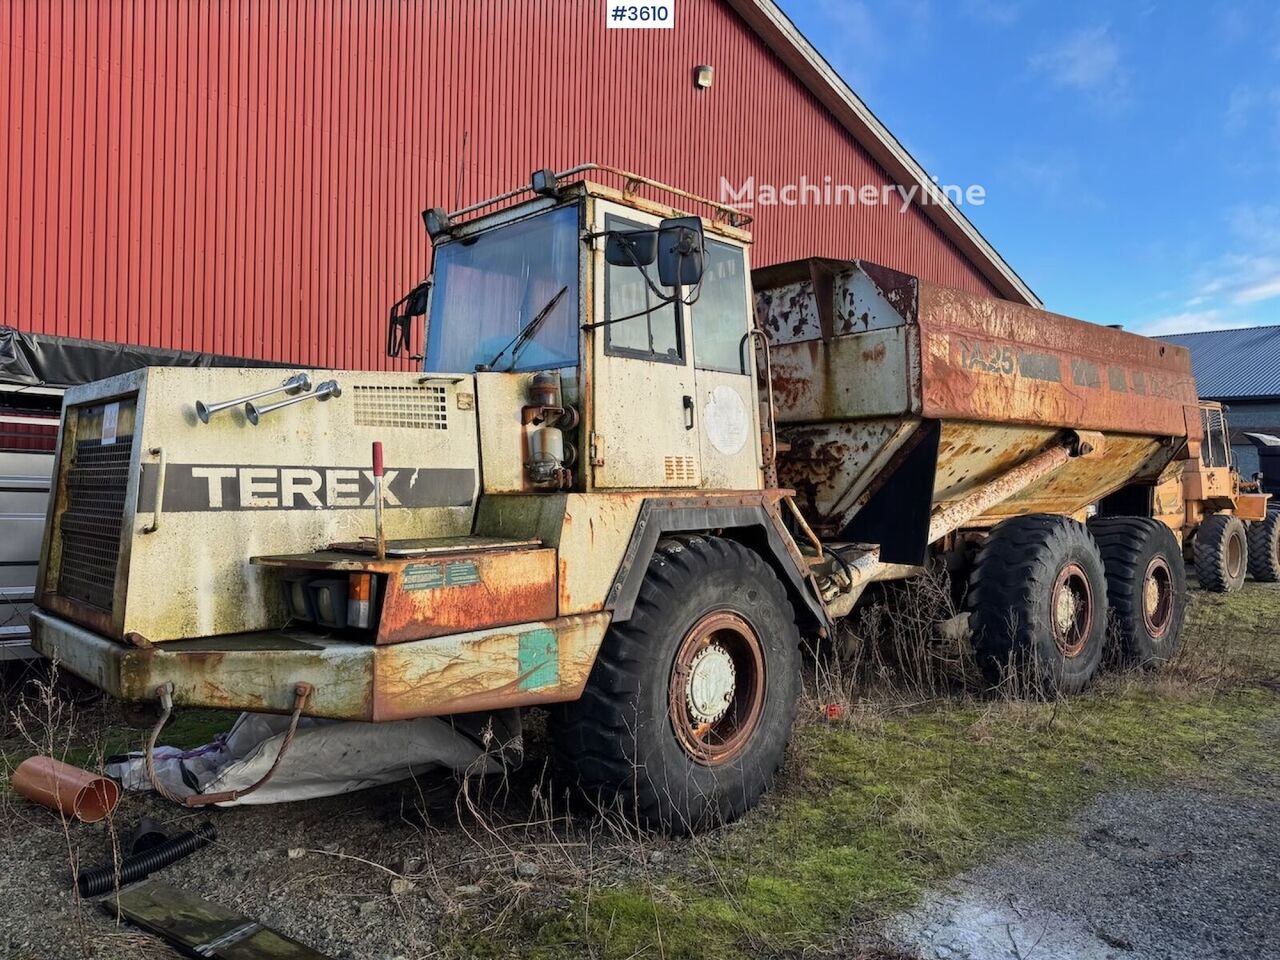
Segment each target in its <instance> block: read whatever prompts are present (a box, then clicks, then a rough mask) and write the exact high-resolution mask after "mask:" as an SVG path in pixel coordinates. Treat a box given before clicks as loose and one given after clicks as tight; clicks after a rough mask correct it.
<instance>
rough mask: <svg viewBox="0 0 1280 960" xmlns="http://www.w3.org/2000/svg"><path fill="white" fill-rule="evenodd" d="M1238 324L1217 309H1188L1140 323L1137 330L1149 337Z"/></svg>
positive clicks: (1229, 326) (1227, 327)
mask: <svg viewBox="0 0 1280 960" xmlns="http://www.w3.org/2000/svg"><path fill="white" fill-rule="evenodd" d="M1233 326H1238V324H1235V323H1232V321H1230V320H1228V319H1226V318H1224V317H1223V316H1222V314H1221V313H1220V312H1219V311H1217V310H1188V311H1186V312H1185V313H1172V314H1169V315H1168V316H1167V317H1156V319H1154V320H1148V321H1146V322H1145V323H1142V324H1139V325H1138V329H1137V332H1138V333H1141V334H1143V335H1145V336H1148V337H1161V336H1164V335H1165V334H1168V333H1203V332H1204V331H1206V330H1229V329H1231V327H1233Z"/></svg>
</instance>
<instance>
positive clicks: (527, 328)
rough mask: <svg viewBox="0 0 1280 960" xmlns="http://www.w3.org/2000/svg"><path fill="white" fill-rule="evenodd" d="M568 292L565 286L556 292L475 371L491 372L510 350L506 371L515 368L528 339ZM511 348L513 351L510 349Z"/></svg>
mask: <svg viewBox="0 0 1280 960" xmlns="http://www.w3.org/2000/svg"><path fill="white" fill-rule="evenodd" d="M568 290H569V288H568V287H567V286H564V287H561V288H560V289H559V290H558V291H556V295H555V296H554V297H552V298H551V299H550V300H548V301H547V305H546V306H545V307H543V308H542V309H541V310H539V311H538V313H537V315H536V316H535V317H534V318H533V319H532V320H530V321H529V322H528V323H526V324H525V325H524V326H523V327H521V328H520V332H519V333H517V334H516V335H515V336H514V337H513V338H512V340H511V342H510V343H508V344H507V345H506V346H505V347H503V348H502V349H501V350H499V351H498V352H497V353H496V354H495V355H494V357H493V359H492V360H490V361H489V362H488V363H478V364H476V370H478V371H482V372H483V371H486V370H492V369H493V368H494V366H495V365H496V364H497V362H498V361H499V360H501V359H502V355H503V354H504V353H506V352H507V351H508V350H511V366H510V367H508V368H507V369H508V370H510V369H512V368H513V367H515V365H516V360H517V359H518V358H519V356H520V351H521V350H523V349H524V347H525V344H527V343H528V342H529V341H530V339H532V337H533V335H534V334H535V333H537V332H538V328H539V327H540V326H542V321H543V320H545V319H547V317H549V316H551V311H552V310H554V309H555V308H556V304H557V303H559V302H560V298H561V297H563V296H564V295H565V293H567V292H568ZM513 347H514V348H515V349H512V348H513Z"/></svg>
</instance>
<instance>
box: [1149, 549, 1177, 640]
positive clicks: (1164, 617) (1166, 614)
mask: <svg viewBox="0 0 1280 960" xmlns="http://www.w3.org/2000/svg"><path fill="white" fill-rule="evenodd" d="M1173 607H1174V603H1173V574H1172V573H1170V572H1169V564H1168V563H1166V562H1165V560H1164V558H1163V557H1155V558H1153V559H1152V561H1151V563H1150V564H1148V565H1147V572H1146V575H1145V576H1144V577H1143V579H1142V619H1143V621H1144V623H1145V625H1146V628H1147V632H1148V633H1150V634H1151V635H1152V636H1153V637H1161V636H1164V633H1165V631H1167V630H1168V629H1169V624H1170V623H1172V622H1173Z"/></svg>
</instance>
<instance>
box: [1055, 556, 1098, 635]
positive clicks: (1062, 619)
mask: <svg viewBox="0 0 1280 960" xmlns="http://www.w3.org/2000/svg"><path fill="white" fill-rule="evenodd" d="M1049 610H1050V615H1051V617H1052V618H1053V639H1054V642H1055V643H1056V644H1057V646H1058V650H1059V652H1060V653H1062V655H1063V656H1064V657H1077V656H1079V655H1080V654H1081V653H1082V652H1083V651H1084V648H1085V647H1086V646H1087V645H1088V642H1089V628H1090V626H1091V624H1092V622H1093V591H1092V590H1091V589H1090V587H1089V578H1088V576H1087V575H1086V574H1085V572H1084V570H1083V569H1082V568H1081V567H1080V566H1079V564H1075V563H1071V564H1068V565H1067V566H1066V567H1065V568H1063V570H1062V572H1061V573H1059V574H1058V578H1057V580H1056V581H1055V582H1054V585H1053V593H1052V595H1051V599H1050V607H1049Z"/></svg>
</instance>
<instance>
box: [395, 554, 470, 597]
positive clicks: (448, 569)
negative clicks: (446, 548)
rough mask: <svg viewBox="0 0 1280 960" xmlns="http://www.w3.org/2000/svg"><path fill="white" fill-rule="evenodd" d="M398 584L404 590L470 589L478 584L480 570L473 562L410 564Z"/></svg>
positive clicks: (450, 561)
mask: <svg viewBox="0 0 1280 960" xmlns="http://www.w3.org/2000/svg"><path fill="white" fill-rule="evenodd" d="M400 582H401V583H402V584H403V586H404V589H405V590H437V589H439V588H441V587H470V586H474V585H475V584H477V583H479V582H480V568H479V567H478V566H476V563H475V561H474V560H447V561H442V562H440V563H411V564H409V565H408V566H406V567H405V568H404V573H402V574H401V575H400Z"/></svg>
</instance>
